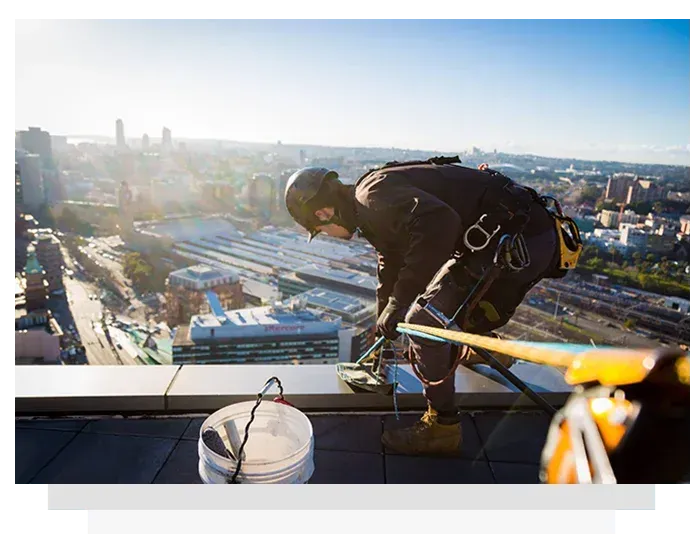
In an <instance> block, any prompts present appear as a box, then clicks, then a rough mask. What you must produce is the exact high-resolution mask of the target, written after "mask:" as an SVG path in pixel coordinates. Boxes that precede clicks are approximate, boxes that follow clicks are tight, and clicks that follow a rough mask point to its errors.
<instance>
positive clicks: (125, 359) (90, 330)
mask: <svg viewBox="0 0 700 551" xmlns="http://www.w3.org/2000/svg"><path fill="white" fill-rule="evenodd" d="M63 254H64V261H65V264H66V268H67V269H68V270H73V271H74V275H73V276H72V277H69V276H64V278H63V283H64V286H65V291H66V294H65V296H64V297H61V300H56V299H54V301H53V302H54V304H53V308H54V313H55V314H56V313H57V314H58V315H59V322H60V324H61V327H62V328H63V329H64V331H67V330H68V328H69V327H70V326H71V325H72V326H74V327H75V331H76V332H77V333H78V335H79V336H80V340H81V342H82V344H83V346H85V354H86V356H87V362H88V364H91V365H122V364H124V365H133V364H136V360H134V358H132V357H131V356H130V355H128V354H127V353H125V352H124V351H123V350H118V349H117V350H115V349H113V348H112V346H111V345H110V343H109V340H108V338H107V336H106V335H105V334H104V331H103V330H102V324H101V321H100V320H101V316H102V312H103V308H102V303H101V302H100V300H99V296H100V293H101V290H100V289H99V288H98V287H97V286H96V285H94V284H92V283H90V282H88V281H86V280H85V279H84V276H83V275H82V274H81V273H80V272H79V271H78V270H76V269H75V264H74V263H73V261H72V259H71V257H70V255H69V254H68V252H67V251H65V250H64V251H63ZM91 295H92V296H94V297H96V298H94V299H91V298H90V296H91ZM115 344H116V343H115Z"/></svg>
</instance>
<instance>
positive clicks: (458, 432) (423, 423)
mask: <svg viewBox="0 0 700 551" xmlns="http://www.w3.org/2000/svg"><path fill="white" fill-rule="evenodd" d="M382 444H384V445H385V446H386V447H387V448H389V449H391V450H393V451H395V452H398V453H402V454H405V455H459V452H460V448H461V446H462V429H461V424H460V422H459V415H458V414H457V413H456V414H455V415H454V416H449V417H443V416H438V413H437V412H436V411H435V410H434V409H432V408H430V407H429V408H428V411H426V412H425V413H424V414H423V417H421V419H420V421H418V422H417V423H416V424H415V425H413V426H411V427H408V428H403V429H394V430H387V431H384V434H382Z"/></svg>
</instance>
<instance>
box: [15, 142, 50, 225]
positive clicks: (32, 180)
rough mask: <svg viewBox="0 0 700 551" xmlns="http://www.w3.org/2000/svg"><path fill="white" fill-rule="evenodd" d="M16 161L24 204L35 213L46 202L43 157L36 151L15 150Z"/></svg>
mask: <svg viewBox="0 0 700 551" xmlns="http://www.w3.org/2000/svg"><path fill="white" fill-rule="evenodd" d="M15 162H16V163H17V165H16V168H15V177H16V170H17V169H19V178H20V182H21V186H22V201H23V204H24V206H25V207H26V208H27V210H28V211H29V212H33V213H35V212H36V211H38V210H40V209H41V207H43V206H44V205H45V204H46V194H45V192H44V180H43V175H42V170H41V157H40V156H39V155H38V154H36V153H26V152H24V151H15Z"/></svg>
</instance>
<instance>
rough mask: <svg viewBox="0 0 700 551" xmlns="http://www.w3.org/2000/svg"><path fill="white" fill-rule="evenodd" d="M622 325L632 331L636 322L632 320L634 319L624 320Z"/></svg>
mask: <svg viewBox="0 0 700 551" xmlns="http://www.w3.org/2000/svg"><path fill="white" fill-rule="evenodd" d="M623 325H624V326H625V327H626V328H627V329H632V328H633V327H634V326H635V325H637V321H636V320H634V319H632V318H627V319H626V320H625V323H623Z"/></svg>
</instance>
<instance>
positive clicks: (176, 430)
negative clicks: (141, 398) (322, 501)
mask: <svg viewBox="0 0 700 551" xmlns="http://www.w3.org/2000/svg"><path fill="white" fill-rule="evenodd" d="M307 415H308V417H309V419H310V421H311V423H312V426H313V431H314V473H313V476H312V477H311V479H310V481H309V483H311V484H492V483H501V484H537V483H538V482H539V479H538V473H539V461H540V454H541V450H542V447H543V445H544V443H545V440H546V436H547V429H548V427H549V418H548V416H546V415H545V414H543V413H539V412H536V411H533V412H522V411H509V410H494V411H468V410H463V412H462V427H461V430H462V440H463V441H462V447H461V449H460V453H459V455H458V456H456V457H450V458H445V457H430V456H424V457H418V456H404V455H398V454H396V453H393V452H391V451H390V450H387V449H386V448H384V446H383V445H382V443H381V434H382V431H383V430H385V429H387V428H393V427H396V426H399V425H400V426H407V425H410V424H412V423H414V422H415V421H417V420H418V419H419V417H420V414H419V413H418V412H413V413H411V412H407V413H401V415H400V418H399V420H398V421H397V420H396V418H395V416H394V415H393V413H391V412H385V413H372V414H348V413H346V414H336V413H332V412H329V413H318V414H315V413H307ZM207 416H208V415H207V414H202V415H199V416H183V417H161V418H157V417H155V418H143V417H140V418H139V417H135V418H121V417H120V418H115V417H101V418H66V419H40V418H34V419H20V418H16V419H15V458H16V460H15V483H16V484H27V483H33V484H201V480H200V478H199V474H198V461H199V455H198V451H197V446H198V439H199V430H200V428H201V426H202V424H203V422H204V420H205V419H206V417H207ZM253 437H254V436H251V438H253Z"/></svg>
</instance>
